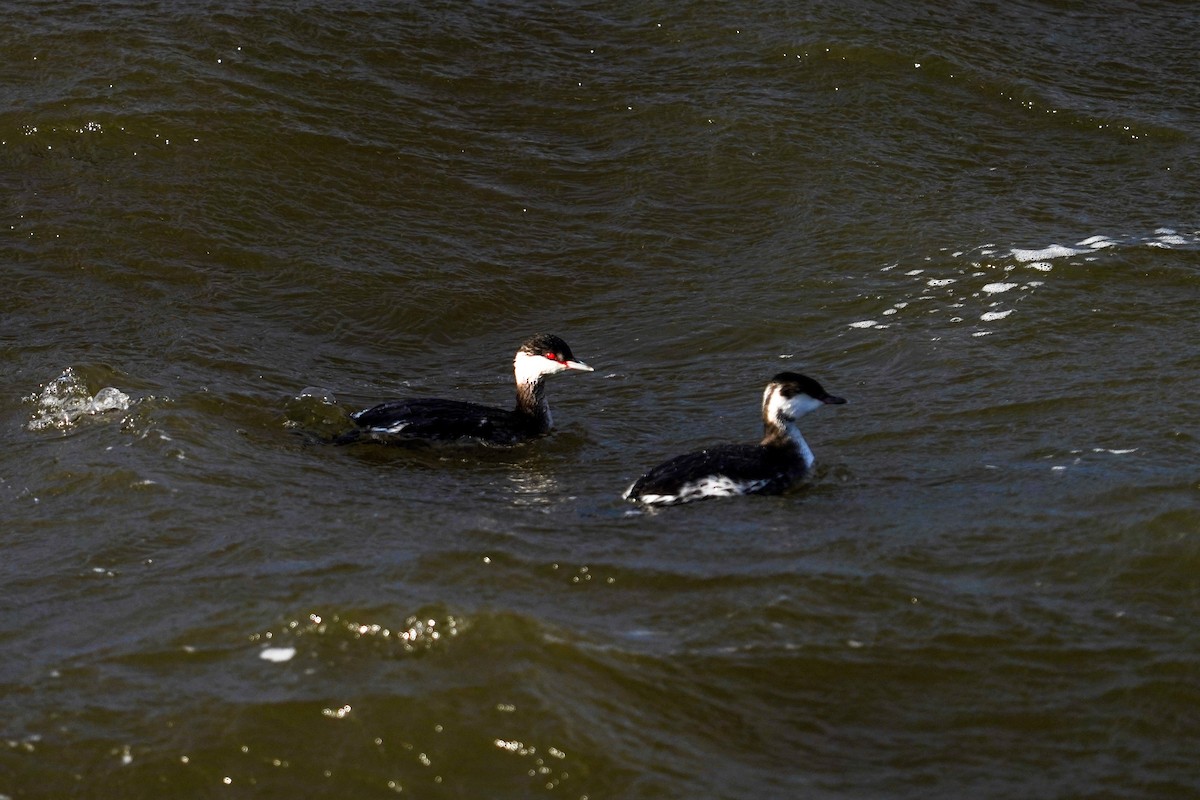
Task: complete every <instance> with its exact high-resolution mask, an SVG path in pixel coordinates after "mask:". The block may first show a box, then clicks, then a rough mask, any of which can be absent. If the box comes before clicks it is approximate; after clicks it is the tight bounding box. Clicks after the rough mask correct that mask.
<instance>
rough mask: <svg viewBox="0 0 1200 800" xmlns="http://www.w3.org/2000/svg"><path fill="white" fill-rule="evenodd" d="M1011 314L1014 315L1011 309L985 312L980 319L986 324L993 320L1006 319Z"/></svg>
mask: <svg viewBox="0 0 1200 800" xmlns="http://www.w3.org/2000/svg"><path fill="white" fill-rule="evenodd" d="M1011 313H1013V310H1012V309H1011V308H1010V309H1008V310H1007V311H985V312H984V313H983V314H980V315H979V318H980V319H981V320H983V321H984V322H992V321H993V320H998V319H1004V318H1005V317H1007V316H1008V315H1009V314H1011Z"/></svg>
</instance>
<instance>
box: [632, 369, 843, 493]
mask: <svg viewBox="0 0 1200 800" xmlns="http://www.w3.org/2000/svg"><path fill="white" fill-rule="evenodd" d="M845 402H846V401H845V400H843V399H842V398H840V397H834V396H833V395H831V394H829V393H828V392H826V391H825V390H824V389H823V388H822V387H821V384H819V383H817V382H816V381H815V380H813V379H812V378H809V377H807V376H805V375H798V374H796V373H795V372H781V373H779V374H778V375H776V376H775V377H774V378H772V379H771V382H770V383H768V384H767V388H766V391H764V392H763V402H762V417H763V438H762V441H761V442H760V443H759V444H726V445H718V446H716V447H710V448H708V449H706V450H700V451H698V452H695V453H687V454H685V455H681V456H676V457H675V458H672V459H671V460H669V461H666V462H664V463H662V464H659V465H658V466H657V467H655V468H654V469H652V470H650V471H649V472H647V473H646V474H645V475H643V476H642V477H640V478H638V479H637V480H636V481H635V482H634V484H633V485H632V486H630V487H629V489H628V490H627V491H626V492H625V495H624V497H625V499H626V500H631V501H636V502H641V503H646V504H647V505H673V504H675V503H686V502H688V501H689V500H701V499H703V498H706V497H732V496H735V495H742V494H777V493H779V492H782V491H783V490H784V489H786V488H787V487H789V486H791V485H792V483H794V482H795V481H796V479H797V478H799V477H800V476H801V475H803V474H804V473H805V472H806V471H807V470H809V469H810V468H812V465H813V454H812V450H810V449H809V447H808V442H806V441H804V437H803V436H801V435H800V429H799V428H798V427H797V425H796V420H798V419H799V418H800V417H802V416H804V415H805V414H807V413H808V412H810V411H814V410H816V409H818V408H820V407H821V406H823V405H840V404H842V403H845Z"/></svg>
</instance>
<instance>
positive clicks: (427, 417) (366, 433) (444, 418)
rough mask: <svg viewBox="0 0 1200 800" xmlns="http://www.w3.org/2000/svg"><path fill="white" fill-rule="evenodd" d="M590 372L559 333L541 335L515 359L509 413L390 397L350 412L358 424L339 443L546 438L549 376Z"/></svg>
mask: <svg viewBox="0 0 1200 800" xmlns="http://www.w3.org/2000/svg"><path fill="white" fill-rule="evenodd" d="M567 371H573V372H592V371H593V370H592V368H591V367H589V366H588V365H587V364H585V363H583V362H582V361H579V360H578V359H576V358H575V354H574V353H572V352H571V348H570V346H569V345H567V343H566V342H564V341H563V340H562V339H560V338H559V337H557V336H554V335H552V334H548V333H539V334H537V335H535V336H531V337H530V338H528V339H526V340H525V342H524V343H522V344H521V347H520V349H519V350H517V354H516V356H515V357H514V358H513V376H514V378H515V379H516V384H517V404H516V407H515V408H513V409H512V410H511V411H509V410H506V409H501V408H491V407H489V406H483V405H479V404H477V403H466V402H463V401H461V400H443V399H440V398H436V399H435V398H416V399H411V400H391V401H388V402H386V403H380V404H378V405H375V406H371V407H370V408H365V409H363V410H362V411H356V412H354V413H353V414H351V415H350V421H351V422H353V423H354V425H355V428H354V429H353V430H350V431H348V432H346V433H344V434H342V435H341V436H339V437H337V438H336V439H335V440H334V441H335V442H336V443H338V444H351V443H354V442H363V441H366V442H379V443H385V444H406V443H413V442H420V441H431V440H432V441H439V440H440V441H450V440H459V439H465V440H474V441H478V442H480V443H482V444H489V445H512V444H517V443H519V442H523V441H525V440H527V439H532V438H535V437H537V436H542V435H544V434H546V433H549V432H550V429H551V428H552V427H553V425H554V421H553V418H552V417H551V416H550V405H549V403H547V402H546V387H545V379H546V378H548V377H549V376H551V375H556V374H558V373H560V372H567Z"/></svg>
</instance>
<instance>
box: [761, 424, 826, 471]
mask: <svg viewBox="0 0 1200 800" xmlns="http://www.w3.org/2000/svg"><path fill="white" fill-rule="evenodd" d="M762 445H763V447H771V448H780V449H784V450H790V451H792V452H793V453H795V454H796V455H797V456H799V458H800V460H801V461H803V462H804V468H805V469H811V468H812V465H813V462H814V461H816V458H815V457H814V456H813V451H812V448H811V447H809V446H808V442H806V441H804V436H803V435H802V434H801V433H800V426H799V425H797V424H796V421H795V420H793V419H782V418H778V417H777V418H774V419H765V420H763V439H762Z"/></svg>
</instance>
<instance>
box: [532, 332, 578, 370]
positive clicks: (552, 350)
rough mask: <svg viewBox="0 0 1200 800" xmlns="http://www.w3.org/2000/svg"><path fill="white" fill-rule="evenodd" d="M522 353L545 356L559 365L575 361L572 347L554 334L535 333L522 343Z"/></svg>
mask: <svg viewBox="0 0 1200 800" xmlns="http://www.w3.org/2000/svg"><path fill="white" fill-rule="evenodd" d="M520 352H522V353H525V354H526V355H531V356H543V357H544V358H549V359H550V360H551V361H557V362H559V363H566V362H567V361H574V360H575V354H574V353H572V352H571V346H570V345H568V344H567V343H566V342H564V341H563V340H562V339H560V338H559V337H557V336H555V335H554V334H552V333H535V334H534V335H533V336H530V337H529V338H528V339H526V340H525V341H524V342H522V343H521V349H520Z"/></svg>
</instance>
